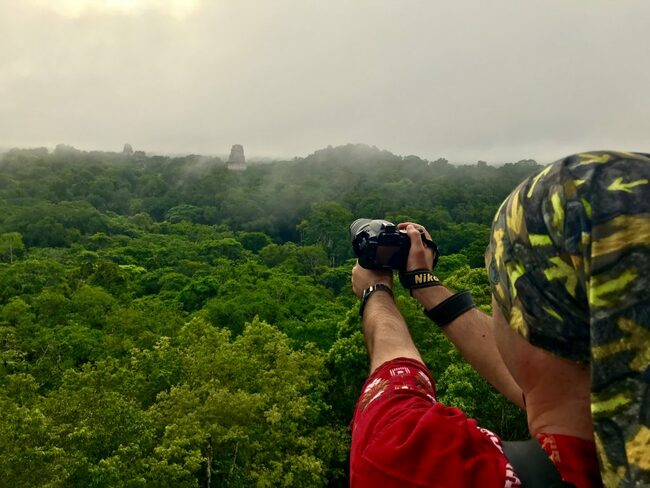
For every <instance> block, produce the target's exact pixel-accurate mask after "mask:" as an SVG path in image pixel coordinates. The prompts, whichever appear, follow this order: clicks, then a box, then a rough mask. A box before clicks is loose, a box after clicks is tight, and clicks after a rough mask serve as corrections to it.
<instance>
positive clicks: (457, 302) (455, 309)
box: [424, 290, 476, 327]
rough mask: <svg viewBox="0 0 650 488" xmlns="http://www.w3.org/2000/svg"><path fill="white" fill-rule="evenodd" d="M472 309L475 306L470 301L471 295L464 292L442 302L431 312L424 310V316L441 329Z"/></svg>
mask: <svg viewBox="0 0 650 488" xmlns="http://www.w3.org/2000/svg"><path fill="white" fill-rule="evenodd" d="M473 308H476V304H475V303H474V300H472V295H471V293H470V292H469V291H467V290H465V291H461V292H458V293H456V294H454V295H452V296H450V297H449V298H447V299H446V300H443V301H442V302H440V303H439V304H438V305H436V306H435V307H433V308H432V309H431V310H425V311H424V314H425V315H426V316H427V317H429V318H430V319H431V320H433V321H434V322H435V323H436V324H438V326H440V327H443V326H445V325H447V324H448V323H449V322H451V321H452V320H454V319H455V318H457V317H459V316H460V315H462V314H464V313H465V312H467V311H469V310H471V309H473Z"/></svg>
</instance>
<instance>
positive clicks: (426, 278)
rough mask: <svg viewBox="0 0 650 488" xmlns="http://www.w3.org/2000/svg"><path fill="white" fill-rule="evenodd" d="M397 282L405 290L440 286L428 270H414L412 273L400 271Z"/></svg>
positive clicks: (438, 281) (435, 277) (436, 278)
mask: <svg viewBox="0 0 650 488" xmlns="http://www.w3.org/2000/svg"><path fill="white" fill-rule="evenodd" d="M399 282H400V283H401V284H402V286H403V287H404V288H406V289H407V290H413V289H415V288H426V287H428V286H438V285H442V283H441V282H440V280H439V279H438V277H437V276H436V275H434V274H433V272H432V271H429V270H428V269H416V270H414V271H400V272H399Z"/></svg>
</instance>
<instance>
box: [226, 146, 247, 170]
mask: <svg viewBox="0 0 650 488" xmlns="http://www.w3.org/2000/svg"><path fill="white" fill-rule="evenodd" d="M228 169H232V170H234V171H244V170H245V169H246V158H245V157H244V146H242V145H241V144H235V145H234V146H233V147H232V148H231V149H230V157H229V158H228Z"/></svg>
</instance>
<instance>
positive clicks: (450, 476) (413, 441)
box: [350, 358, 602, 488]
mask: <svg viewBox="0 0 650 488" xmlns="http://www.w3.org/2000/svg"><path fill="white" fill-rule="evenodd" d="M435 396H436V393H435V382H434V380H433V378H432V377H431V375H430V374H429V371H428V370H427V368H426V366H424V364H422V363H420V362H419V361H415V360H413V359H406V358H397V359H394V360H392V361H388V362H386V363H384V364H382V365H381V366H380V367H379V368H377V370H376V371H375V372H374V373H373V374H372V376H370V378H368V380H367V381H366V383H365V384H364V386H363V389H362V392H361V397H360V398H359V402H358V403H357V407H356V410H355V412H354V417H353V419H352V423H351V427H352V448H351V452H350V486H352V487H354V488H358V487H371V488H393V487H394V488H398V487H399V488H409V487H463V486H467V487H476V486H480V487H481V488H483V487H486V488H487V487H499V488H501V487H505V488H511V487H518V486H521V482H520V481H519V479H518V478H517V476H516V474H515V473H514V471H513V469H512V466H511V465H510V463H509V462H508V460H507V459H506V457H505V456H504V454H503V451H502V448H501V440H500V439H499V438H498V437H497V436H496V435H495V434H493V433H492V432H490V431H489V430H487V429H483V428H481V427H479V426H478V425H477V424H476V421H475V420H473V419H468V418H467V417H466V416H465V414H464V413H463V412H462V411H461V410H459V409H457V408H455V407H447V406H445V405H443V404H441V403H439V402H437V401H436V399H435ZM538 441H539V442H540V443H541V444H542V447H543V448H544V449H545V450H546V452H547V453H548V454H549V457H550V458H551V459H552V460H553V461H554V462H555V463H556V465H557V467H558V470H559V471H560V474H561V475H562V477H563V478H564V479H565V480H566V481H569V482H571V483H573V484H574V485H575V486H576V487H577V488H583V487H585V488H586V487H589V488H591V487H599V486H602V485H601V483H600V476H599V474H598V473H599V469H598V462H597V460H596V450H595V446H594V443H593V442H591V443H590V442H588V441H583V440H581V439H576V438H574V437H570V436H561V435H556V434H554V435H550V434H540V436H538Z"/></svg>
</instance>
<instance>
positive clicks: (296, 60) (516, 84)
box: [0, 0, 650, 163]
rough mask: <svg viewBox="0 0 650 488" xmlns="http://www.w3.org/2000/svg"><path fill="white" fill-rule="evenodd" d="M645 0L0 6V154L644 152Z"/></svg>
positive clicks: (460, 156)
mask: <svg viewBox="0 0 650 488" xmlns="http://www.w3.org/2000/svg"><path fill="white" fill-rule="evenodd" d="M649 26H650V1H648V0H638V1H626V0H617V1H614V0H612V1H601V0H580V1H577V0H543V1H530V0H490V1H482V0H472V1H469V0H447V1H444V2H441V1H433V0H422V1H419V0H320V1H313V0H0V148H7V147H14V146H19V147H31V146H41V145H46V146H50V147H53V146H54V145H55V144H57V143H67V144H72V145H74V146H75V147H78V148H81V149H102V150H116V151H119V150H121V148H122V146H123V144H124V143H126V142H129V143H131V144H132V145H133V147H134V149H142V150H145V151H148V152H157V153H181V154H187V153H196V154H216V155H223V154H227V153H228V152H229V149H230V146H231V145H232V144H235V143H240V144H243V145H244V148H245V151H246V154H247V156H271V157H293V156H306V155H307V154H309V153H311V152H313V151H314V150H316V149H319V148H322V147H324V146H327V145H338V144H345V143H348V142H361V143H366V144H371V145H376V146H378V147H380V148H382V149H388V150H390V151H392V152H395V153H397V154H402V155H408V154H415V155H418V156H420V157H422V158H427V159H436V158H438V157H446V158H448V159H449V160H450V161H453V162H473V161H476V160H478V159H483V160H486V161H488V162H491V163H499V162H504V161H512V160H514V161H516V160H519V159H524V158H535V159H537V160H539V161H541V162H548V161H550V160H553V159H556V158H559V157H561V156H563V155H565V154H568V153H572V152H576V151H581V150H588V149H604V148H613V149H628V150H637V151H641V150H645V151H650V27H649Z"/></svg>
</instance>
